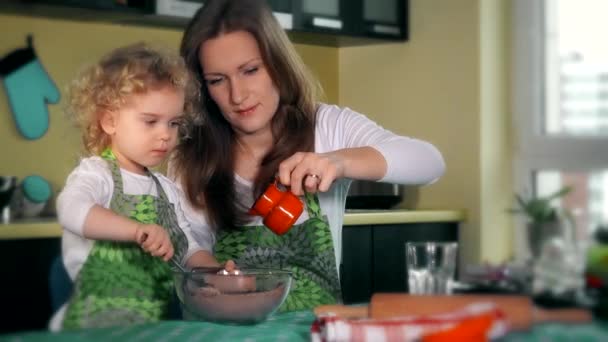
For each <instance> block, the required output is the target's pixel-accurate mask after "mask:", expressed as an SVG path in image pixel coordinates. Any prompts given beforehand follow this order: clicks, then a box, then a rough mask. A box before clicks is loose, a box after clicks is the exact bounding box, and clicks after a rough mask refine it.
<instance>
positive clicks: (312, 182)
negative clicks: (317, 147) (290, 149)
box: [279, 151, 344, 196]
mask: <svg viewBox="0 0 608 342" xmlns="http://www.w3.org/2000/svg"><path fill="white" fill-rule="evenodd" d="M343 176H344V159H343V158H342V156H341V155H340V154H339V153H338V152H337V151H335V152H329V153H313V152H297V153H295V154H294V155H292V156H291V157H289V158H287V159H285V160H284V161H283V162H281V164H279V179H280V181H281V183H282V184H283V185H286V186H290V187H291V192H293V193H294V194H295V195H298V196H301V195H303V194H304V192H309V193H315V192H325V191H327V190H329V187H330V186H331V184H332V183H333V181H334V180H336V179H337V178H340V177H343Z"/></svg>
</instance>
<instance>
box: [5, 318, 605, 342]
mask: <svg viewBox="0 0 608 342" xmlns="http://www.w3.org/2000/svg"><path fill="white" fill-rule="evenodd" d="M313 320H314V315H313V313H312V312H310V311H302V312H290V313H285V314H278V315H274V316H272V317H271V318H269V319H268V320H267V321H265V322H263V323H260V324H256V325H228V324H218V323H209V322H188V321H164V322H160V323H155V324H144V325H134V326H130V327H120V328H105V329H88V330H80V331H73V332H61V333H50V332H44V331H40V332H25V333H19V334H11V335H0V341H10V342H18V341H36V342H38V341H42V342H44V341H53V342H55V341H62V342H63V341H111V342H119V341H146V342H148V341H163V342H164V341H167V342H170V341H180V342H187V341H222V342H232V341H248V342H258V341H273V342H274V341H290V342H291V341H309V340H310V326H311V324H312V322H313ZM502 341H506V342H518V341H523V342H527V341H543V342H545V341H556V342H559V341H576V342H579V341H580V342H590V341H608V322H594V323H592V324H584V325H565V324H541V325H537V326H535V327H534V329H532V330H530V331H527V332H521V333H512V334H509V335H508V336H506V337H505V338H503V339H502Z"/></svg>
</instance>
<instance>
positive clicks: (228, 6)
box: [173, 0, 320, 230]
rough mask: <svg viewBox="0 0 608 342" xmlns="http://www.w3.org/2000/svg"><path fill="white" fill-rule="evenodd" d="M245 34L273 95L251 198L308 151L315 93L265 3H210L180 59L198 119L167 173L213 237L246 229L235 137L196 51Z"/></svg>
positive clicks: (186, 36) (258, 0)
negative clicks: (269, 138)
mask: <svg viewBox="0 0 608 342" xmlns="http://www.w3.org/2000/svg"><path fill="white" fill-rule="evenodd" d="M235 31H247V32H249V33H251V34H252V35H253V36H254V37H255V39H256V41H257V43H258V45H259V48H260V52H261V54H262V59H263V61H264V64H265V66H266V68H267V70H268V72H269V74H270V77H271V79H272V81H273V82H274V84H275V86H276V87H277V89H278V90H279V97H280V100H279V106H278V109H277V112H276V114H275V115H274V117H273V119H272V123H271V125H272V134H273V140H274V143H273V146H272V149H271V150H270V151H269V152H268V153H267V154H266V155H265V156H264V158H263V159H262V163H261V165H260V169H259V170H260V171H259V173H258V175H257V177H256V179H255V181H254V187H253V192H254V193H253V195H254V198H257V196H259V194H261V193H262V191H263V190H264V189H265V187H266V186H267V185H268V184H269V182H270V181H272V180H273V178H274V176H275V173H276V172H277V170H278V165H279V163H280V162H281V161H283V160H285V159H286V158H288V157H290V156H291V155H292V154H294V153H295V152H298V151H313V150H314V126H315V113H316V109H317V96H318V95H319V92H320V86H319V85H318V83H317V81H316V80H314V79H313V78H312V77H311V76H310V74H309V73H308V71H307V68H306V66H305V65H304V63H303V62H302V60H301V59H300V57H299V56H298V54H297V53H296V51H295V49H294V47H293V45H292V44H291V42H290V41H289V39H288V37H287V35H286V34H285V32H284V31H283V29H282V28H281V27H280V25H279V24H278V22H277V21H276V19H275V18H274V16H273V14H272V12H271V11H270V9H269V8H268V5H267V4H266V1H265V0H209V1H206V2H205V5H204V6H203V7H202V8H201V9H200V10H199V11H198V12H197V13H196V15H195V16H194V18H193V19H192V20H191V21H190V23H189V24H188V27H187V28H186V31H185V33H184V36H183V38H182V42H181V47H180V51H181V55H182V56H183V57H184V59H185V61H186V64H187V65H188V67H189V68H190V69H191V70H192V72H193V73H194V74H195V75H196V77H197V78H198V81H199V82H200V85H201V97H200V103H199V104H198V106H199V107H200V112H201V113H202V114H201V115H202V117H201V118H200V119H201V120H199V121H200V122H197V123H195V124H193V125H192V130H191V132H190V134H189V137H187V139H183V140H182V142H181V143H180V145H179V146H178V147H177V151H176V154H175V157H174V159H173V170H174V172H175V174H176V176H177V177H178V178H179V179H180V180H181V182H182V186H183V188H184V191H185V192H186V194H187V196H188V199H189V200H190V201H191V203H192V204H193V205H194V206H195V207H198V208H201V209H204V210H205V212H206V214H207V218H208V220H209V221H210V223H211V225H212V227H213V228H214V229H216V230H217V229H228V230H229V229H234V228H236V227H237V226H240V225H243V224H245V223H246V222H248V221H250V217H249V216H248V214H247V210H248V208H245V206H244V205H243V203H241V201H240V199H239V198H238V195H237V193H236V189H235V179H234V175H235V171H234V169H235V157H234V150H235V149H234V145H235V144H236V142H235V134H234V131H233V129H232V127H231V126H230V124H229V123H228V121H226V120H225V118H224V116H223V115H222V113H221V111H220V110H219V108H218V106H217V105H216V104H215V102H214V101H213V100H212V99H211V97H210V96H209V91H208V89H207V86H206V84H205V81H204V79H203V69H202V66H201V62H200V60H199V50H200V47H201V45H202V44H203V43H204V42H205V41H207V40H209V39H213V38H217V37H219V36H221V35H222V34H226V33H230V32H235Z"/></svg>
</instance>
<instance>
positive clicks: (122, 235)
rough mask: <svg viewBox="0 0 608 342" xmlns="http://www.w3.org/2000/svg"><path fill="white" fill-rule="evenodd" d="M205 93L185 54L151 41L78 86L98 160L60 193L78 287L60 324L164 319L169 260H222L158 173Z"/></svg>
mask: <svg viewBox="0 0 608 342" xmlns="http://www.w3.org/2000/svg"><path fill="white" fill-rule="evenodd" d="M197 96H198V86H197V82H196V81H194V80H193V79H191V78H190V76H189V73H188V71H187V69H186V67H185V65H184V63H183V61H182V59H181V58H179V56H177V55H174V54H170V53H168V52H165V51H162V50H158V49H153V48H151V47H150V46H148V45H146V44H143V43H138V44H134V45H130V46H126V47H122V48H119V49H116V50H114V51H112V52H111V53H109V54H108V55H107V56H105V57H103V58H102V59H101V61H100V62H99V63H97V64H96V65H94V66H92V67H90V68H89V69H87V70H85V71H84V72H83V73H82V75H81V76H80V77H79V78H78V79H76V80H75V81H74V82H73V84H72V86H71V88H70V92H69V102H68V112H69V114H71V115H73V117H74V118H75V119H76V121H77V122H78V124H79V126H80V127H81V128H82V139H83V142H84V148H85V150H86V152H87V153H88V154H89V157H87V158H85V159H83V160H81V161H80V164H79V165H78V167H76V169H75V170H73V171H72V173H71V174H70V175H69V177H68V179H67V182H66V185H65V188H64V189H63V191H62V192H61V194H60V195H59V197H58V198H57V213H58V217H59V222H60V223H61V225H62V226H63V228H64V234H63V240H62V244H63V260H64V264H65V266H66V268H67V270H68V273H69V275H70V277H71V278H72V279H73V280H74V281H75V286H74V292H73V294H72V297H71V298H70V300H69V301H68V303H67V304H66V305H64V306H63V307H62V308H61V309H60V310H59V311H58V313H57V314H56V315H55V317H54V318H53V320H52V322H51V329H53V330H57V329H59V327H60V326H62V327H63V328H64V329H74V328H85V327H100V326H112V325H125V324H132V323H140V322H150V321H157V320H160V319H162V318H164V317H166V314H167V309H168V304H169V299H170V297H171V294H172V291H173V277H172V271H171V268H170V264H168V263H167V261H169V260H170V259H174V260H173V261H176V262H178V263H181V264H187V265H188V266H190V267H193V266H217V263H216V261H215V259H214V258H213V256H212V255H211V254H210V252H209V251H210V250H211V248H212V244H213V241H212V240H213V237H212V235H211V234H210V233H208V232H204V231H201V230H198V231H197V233H196V234H197V236H196V239H194V238H193V237H192V236H191V231H190V222H189V220H190V218H191V217H194V215H192V212H191V211H190V210H191V209H189V207H184V203H181V202H180V200H179V198H180V197H181V196H183V195H181V194H180V192H179V190H178V189H177V188H176V187H175V185H174V184H173V183H172V182H171V181H170V180H168V179H167V178H165V177H164V176H162V175H160V174H158V173H156V172H152V171H150V170H149V168H150V167H154V166H157V165H159V164H160V163H161V162H162V161H163V160H164V159H165V158H166V157H167V156H168V154H169V153H170V152H171V151H172V150H173V148H174V147H175V146H176V144H177V142H178V136H179V134H178V131H179V130H180V127H181V126H182V123H183V122H184V121H185V119H186V116H187V115H193V114H194V113H193V108H191V106H188V105H185V103H191V100H192V99H193V98H196V97H197ZM186 99H188V101H186ZM195 241H197V242H195Z"/></svg>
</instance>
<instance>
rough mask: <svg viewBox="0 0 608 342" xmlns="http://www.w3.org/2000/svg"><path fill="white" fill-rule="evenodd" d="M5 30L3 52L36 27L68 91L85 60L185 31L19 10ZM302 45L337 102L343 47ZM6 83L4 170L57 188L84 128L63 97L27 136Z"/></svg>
mask: <svg viewBox="0 0 608 342" xmlns="http://www.w3.org/2000/svg"><path fill="white" fill-rule="evenodd" d="M0 32H2V34H1V35H0V56H4V55H6V54H8V53H9V52H11V51H13V50H14V49H17V48H22V47H24V46H25V37H26V35H27V34H28V33H32V34H33V36H34V46H35V49H36V52H37V55H38V56H39V59H40V61H41V62H42V64H43V65H44V67H45V68H46V70H47V72H48V73H49V74H50V76H51V78H52V79H53V80H54V81H55V83H56V85H57V86H58V87H59V88H60V90H61V91H62V92H63V90H64V89H65V87H66V85H67V84H68V82H69V81H70V79H71V78H73V77H74V76H75V74H76V72H77V71H78V70H79V69H80V68H81V67H82V66H83V65H85V64H88V63H91V62H94V61H95V60H96V59H97V58H98V57H100V56H101V55H102V54H104V53H106V52H107V51H109V50H110V49H112V48H115V47H118V46H120V45H124V44H128V43H131V42H135V41H140V40H147V41H151V42H155V43H161V44H165V45H167V46H170V47H175V48H176V49H177V48H178V46H179V42H180V39H181V31H179V30H173V29H156V28H150V27H135V26H120V25H111V24H105V23H84V22H76V21H67V20H55V19H46V18H31V17H25V16H23V17H22V16H13V15H0ZM296 48H297V50H298V52H299V53H300V55H301V56H302V57H303V58H304V60H305V61H306V63H307V64H308V65H309V67H310V68H311V69H312V71H313V73H314V74H315V75H317V76H318V77H319V78H320V80H321V82H322V84H323V86H324V88H325V94H326V98H327V100H328V101H331V102H337V100H338V95H337V94H338V77H337V72H336V70H337V63H338V53H337V49H335V48H328V47H318V46H306V45H297V46H296ZM0 89H2V90H0V175H14V176H18V177H19V178H23V177H25V176H27V175H29V174H40V175H41V176H43V177H45V178H47V179H48V180H49V181H50V182H51V185H52V188H53V190H54V191H55V192H57V191H58V190H59V189H60V188H61V187H62V186H63V184H64V182H65V178H66V177H67V175H68V173H69V172H70V170H71V169H72V168H73V167H74V166H75V165H76V161H77V160H78V156H79V152H80V137H79V132H78V131H77V130H76V129H75V128H74V127H73V126H72V124H71V123H70V122H69V121H68V120H66V118H65V116H64V114H63V112H62V104H61V103H60V104H57V105H50V106H49V110H50V126H49V130H48V132H47V133H46V134H45V135H44V136H43V137H42V138H40V139H38V140H33V141H29V140H25V139H24V138H22V137H21V135H20V134H19V133H18V131H17V129H16V127H15V125H14V121H13V119H12V116H11V112H10V108H9V105H8V100H7V97H6V93H5V91H4V89H3V88H1V87H0Z"/></svg>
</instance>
